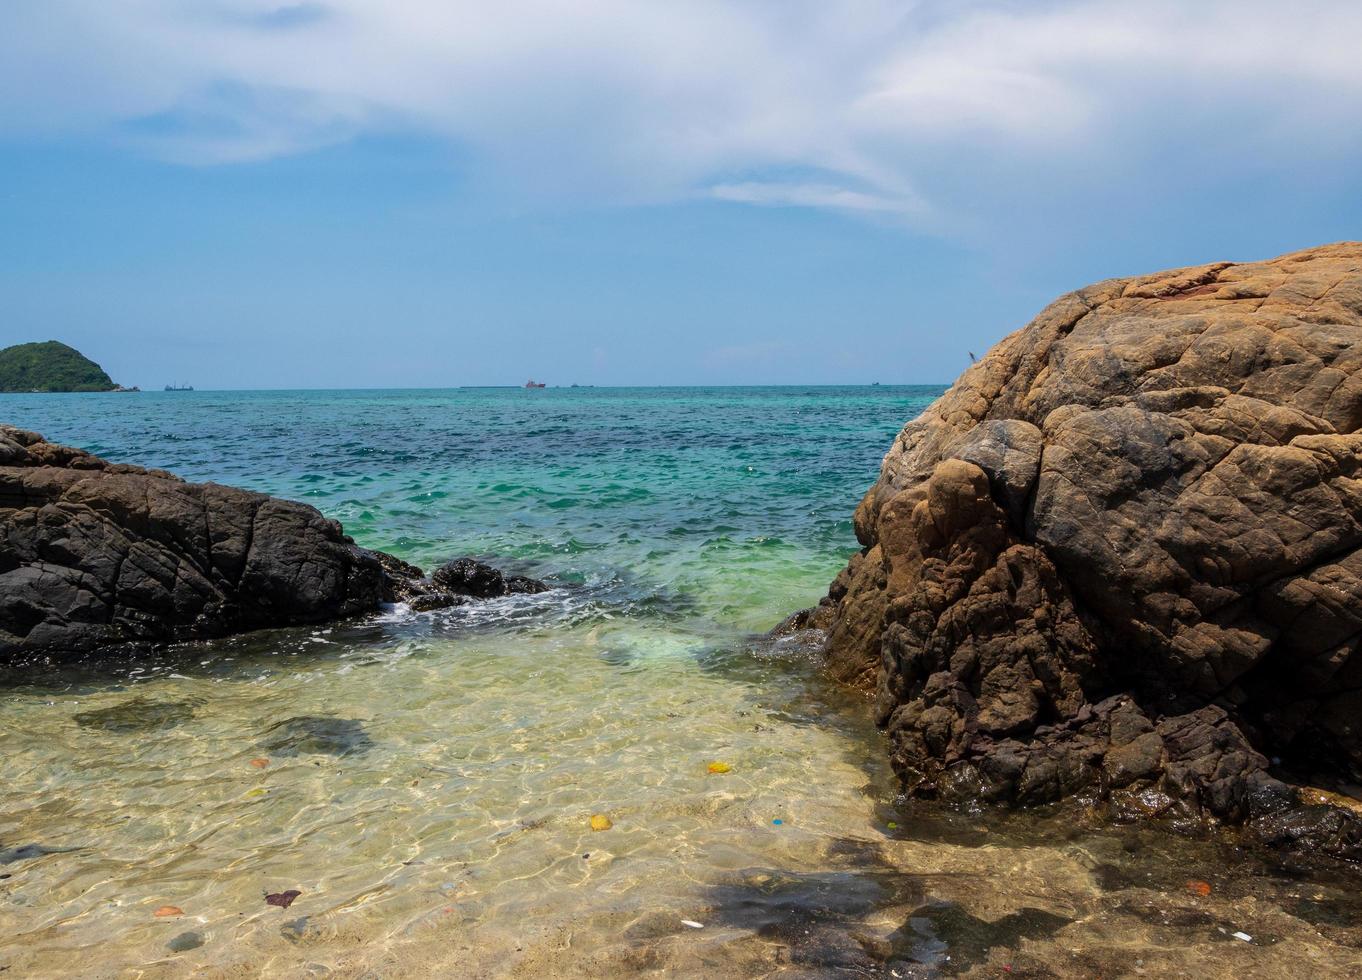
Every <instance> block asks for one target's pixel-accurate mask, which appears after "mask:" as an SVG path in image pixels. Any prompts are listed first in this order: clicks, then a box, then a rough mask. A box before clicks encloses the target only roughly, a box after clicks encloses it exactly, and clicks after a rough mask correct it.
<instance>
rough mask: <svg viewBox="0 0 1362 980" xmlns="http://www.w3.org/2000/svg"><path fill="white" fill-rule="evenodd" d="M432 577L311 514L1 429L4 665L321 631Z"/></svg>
mask: <svg viewBox="0 0 1362 980" xmlns="http://www.w3.org/2000/svg"><path fill="white" fill-rule="evenodd" d="M420 578H421V574H420V569H417V568H414V567H413V566H410V565H407V564H406V563H405V562H401V561H399V560H398V559H395V558H392V557H391V556H386V555H380V554H378V553H376V552H371V551H366V550H365V549H363V548H359V547H356V545H355V544H354V542H353V541H352V540H351V539H350V538H348V537H346V535H345V533H344V531H343V530H342V529H341V526H340V525H339V524H338V523H336V522H335V521H332V520H328V519H326V518H325V517H323V516H322V515H321V514H320V513H318V512H317V511H316V510H315V509H314V508H312V507H308V506H307V505H305V504H299V503H294V502H292V501H287V500H279V499H276V498H273V497H268V496H265V495H264V494H259V493H252V492H250V491H246V490H238V489H234V488H232V487H224V486H219V485H217V484H214V483H186V482H184V481H183V480H181V479H179V478H178V477H176V476H174V475H173V474H170V473H167V472H165V471H164V470H154V469H150V470H149V469H143V468H142V467H139V466H130V465H125V464H115V463H110V462H108V461H106V460H104V459H101V458H100V457H98V456H93V455H91V454H89V453H86V452H83V451H82V450H79V449H74V448H71V447H69V446H60V445H56V444H54V443H49V442H47V441H46V440H45V439H43V437H42V436H40V435H38V434H37V433H35V432H29V431H26V430H23V429H16V428H13V427H11V426H4V425H0V661H5V660H10V661H13V660H18V659H21V658H24V657H26V656H29V655H42V656H46V657H62V658H75V657H79V656H82V655H85V654H88V653H89V651H91V650H95V649H97V648H99V647H103V646H107V645H110V644H123V643H133V642H148V641H149V642H166V641H176V640H187V639H193V638H198V637H215V636H223V635H226V634H229V633H236V632H242V631H246V630H254V629H262V628H266V627H276V626H286V625H292V624H299V623H317V622H322V621H326V620H331V619H336V618H339V617H344V616H352V615H355V614H357V613H362V612H366V611H369V610H372V609H375V608H376V607H377V606H378V604H379V603H380V602H385V601H394V597H395V595H396V594H397V593H399V592H402V591H404V590H406V589H414V588H416V586H415V584H414V583H416V582H417V581H419V580H420Z"/></svg>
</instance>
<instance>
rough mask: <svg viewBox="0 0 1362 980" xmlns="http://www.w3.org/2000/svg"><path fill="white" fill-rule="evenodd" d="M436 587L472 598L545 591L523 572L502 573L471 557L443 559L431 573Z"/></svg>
mask: <svg viewBox="0 0 1362 980" xmlns="http://www.w3.org/2000/svg"><path fill="white" fill-rule="evenodd" d="M430 578H431V581H432V582H433V583H434V584H435V586H436V587H437V588H440V589H445V590H448V591H449V592H452V593H454V594H455V595H457V596H470V597H472V598H474V599H497V598H500V597H501V596H508V595H534V594H537V593H540V592H547V591H548V590H549V587H548V585H547V584H546V583H544V582H541V581H539V580H538V579H535V578H529V577H527V576H525V575H505V574H503V573H502V572H501V571H500V570H499V569H496V568H493V567H492V566H491V565H486V564H484V563H482V562H480V561H477V560H475V559H473V558H456V559H455V560H454V561H451V562H446V563H445V564H443V565H441V566H440V567H439V568H437V569H435V571H434V572H433V573H432V574H431V577H430Z"/></svg>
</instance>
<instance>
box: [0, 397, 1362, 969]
mask: <svg viewBox="0 0 1362 980" xmlns="http://www.w3.org/2000/svg"><path fill="white" fill-rule="evenodd" d="M940 390H941V389H937V388H896V387H878V386H876V387H864V388H752V389H739V388H718V389H681V388H677V389H546V390H541V391H525V390H521V389H479V390H443V391H337V392H327V391H307V392H192V393H191V392H184V393H161V392H148V393H142V394H119V395H41V396H33V395H19V396H5V395H0V419H3V420H5V421H8V422H11V423H14V424H17V425H20V426H23V427H26V428H30V429H35V430H37V431H39V432H41V433H43V434H44V435H46V436H47V437H48V438H50V439H53V440H55V441H59V442H65V443H69V444H73V445H76V446H80V447H82V448H85V449H88V450H91V451H93V452H96V453H99V454H100V455H103V456H105V457H107V458H109V459H112V460H117V461H126V462H135V463H140V464H143V465H146V466H159V467H165V468H168V469H171V470H174V471H175V472H177V473H179V474H181V475H183V476H185V477H186V478H189V479H192V480H216V481H220V482H224V483H231V484H236V485H240V486H246V487H251V488H254V489H258V490H262V491H267V492H270V493H275V494H280V495H283V496H286V497H292V498H295V499H299V500H303V501H307V502H309V503H312V504H314V505H315V506H317V507H318V508H319V509H321V510H322V511H323V512H324V513H326V514H327V515H329V516H332V517H335V518H338V519H340V520H341V521H342V522H343V523H344V524H345V526H346V528H347V530H348V531H349V532H350V533H351V534H353V535H354V536H355V538H356V539H357V540H358V541H359V542H360V543H361V544H364V545H369V546H372V547H377V548H382V549H385V550H388V551H392V552H394V553H396V554H398V555H400V556H402V557H404V558H407V559H408V560H411V561H414V562H417V563H418V564H421V565H423V566H425V567H426V568H430V567H431V566H432V565H434V564H435V563H437V562H440V561H443V560H445V559H447V558H450V557H454V556H457V555H461V554H475V555H480V556H483V557H485V558H488V559H490V560H492V561H494V562H495V563H497V564H498V565H500V566H502V567H503V568H507V569H509V570H514V571H518V572H528V573H531V574H534V575H537V576H540V577H543V578H545V579H547V580H548V581H549V582H550V583H552V584H553V586H554V588H553V589H552V590H551V591H549V592H547V593H543V594H541V595H532V596H515V597H508V598H506V599H501V600H492V601H489V602H485V603H477V604H471V605H468V606H462V607H456V608H454V609H449V610H439V611H436V612H432V613H413V612H412V611H410V610H407V609H404V608H402V607H400V606H399V607H396V608H391V609H387V610H384V611H382V612H380V613H378V614H376V615H374V616H370V617H365V618H361V619H359V620H355V621H351V622H345V623H339V624H334V625H331V626H325V627H310V628H299V629H286V630H276V631H265V632H261V633H256V634H250V635H247V636H241V637H233V638H228V639H225V640H219V641H214V642H203V643H190V644H182V645H179V646H176V647H173V648H171V649H169V650H166V651H163V652H162V653H161V654H159V655H158V656H156V657H154V658H151V659H150V660H143V661H139V662H137V663H132V664H129V663H119V664H117V665H116V666H114V667H106V668H103V669H95V670H89V669H71V670H66V669H63V670H55V669H54V670H51V671H48V672H40V671H33V670H25V671H23V672H22V673H18V674H17V675H16V674H14V673H13V672H11V673H10V674H8V675H6V677H5V678H4V682H3V683H2V684H0V974H2V975H3V976H5V977H9V976H16V977H17V976H22V977H69V976H81V977H87V976H89V977H138V978H153V977H182V976H193V977H213V978H217V977H243V976H249V977H255V976H265V977H275V976H289V977H293V976H336V977H355V978H359V977H364V978H370V977H384V978H388V977H431V976H450V977H503V976H517V977H519V976H523V977H535V978H540V977H546V976H552V977H558V976H572V977H578V976H580V977H599V976H636V975H649V976H704V977H749V976H793V977H821V976H832V975H836V976H876V977H899V978H905V977H919V978H920V977H937V976H951V975H957V974H963V975H968V976H981V977H982V976H988V977H995V976H1005V975H1018V976H1035V977H1092V976H1111V977H1115V976H1129V975H1148V976H1178V975H1187V976H1196V977H1220V976H1226V977H1230V976H1233V977H1241V976H1265V977H1268V976H1296V975H1303V974H1304V973H1306V972H1308V973H1309V974H1310V975H1312V976H1318V977H1332V976H1357V975H1362V954H1360V953H1359V948H1360V947H1362V927H1359V925H1358V923H1359V922H1362V898H1359V897H1358V896H1357V893H1356V888H1355V878H1353V877H1350V876H1348V875H1331V874H1320V873H1315V872H1313V871H1309V870H1304V869H1301V868H1298V867H1289V866H1282V865H1278V864H1277V863H1276V860H1275V858H1273V857H1271V856H1261V855H1254V854H1250V853H1248V852H1246V851H1244V850H1243V849H1241V848H1238V847H1236V846H1235V845H1234V843H1233V841H1232V840H1222V839H1219V838H1211V839H1206V840H1200V841H1198V840H1189V839H1184V838H1178V837H1172V836H1170V835H1167V834H1164V833H1161V832H1159V831H1157V830H1154V829H1150V828H1146V827H1140V826H1134V827H1113V826H1112V825H1111V824H1110V822H1109V821H1108V820H1106V819H1104V818H1103V817H1102V815H1101V814H1100V813H1094V814H1091V815H1085V812H1082V811H1075V810H1070V811H1066V812H1065V813H1063V814H1061V815H1059V816H1056V817H1047V816H1045V815H1043V814H1041V815H1032V814H1020V815H1008V814H1003V813H999V812H996V811H979V812H977V813H950V812H944V811H938V810H934V809H931V808H929V807H926V806H923V805H920V804H911V805H907V804H905V803H904V801H902V800H899V799H897V797H896V789H897V787H896V785H895V783H894V781H893V779H892V777H891V775H890V773H889V772H888V768H887V765H886V764H885V759H886V747H885V745H884V744H883V741H882V739H881V736H880V735H879V734H878V733H877V732H876V731H875V729H874V727H873V725H872V724H871V722H870V719H869V716H868V714H869V713H868V709H867V705H866V701H865V699H864V697H863V696H862V695H861V694H859V693H857V692H851V691H847V690H844V689H840V688H838V687H836V686H834V685H832V684H831V683H830V682H828V681H827V680H826V679H825V678H824V677H823V676H822V675H821V673H820V669H819V668H820V664H819V658H818V649H817V638H816V637H809V636H804V637H791V638H781V639H773V638H770V637H766V636H764V635H763V634H764V632H765V631H766V630H767V629H768V628H769V627H770V626H772V625H774V624H775V623H776V622H778V621H779V620H780V619H782V618H783V617H784V616H785V615H787V614H788V613H790V612H792V611H794V610H796V609H798V608H800V607H803V606H806V605H808V604H810V603H812V602H814V601H815V600H817V599H818V597H819V596H820V595H821V594H823V592H824V590H825V589H826V587H827V585H828V582H829V580H830V579H831V578H832V576H833V575H834V574H835V573H836V571H837V570H838V568H839V567H840V566H841V564H842V563H843V562H844V561H845V559H846V557H847V556H848V555H849V554H851V553H852V552H853V551H854V549H855V547H856V544H855V541H854V538H853V535H852V530H851V523H850V517H851V514H852V511H853V509H854V507H855V505H856V503H857V501H858V500H859V498H860V496H861V494H862V493H863V492H864V490H865V489H866V488H867V487H868V486H869V485H870V483H871V482H872V481H873V480H874V478H875V475H876V471H877V468H878V465H879V461H880V458H881V456H882V454H883V452H884V451H885V450H886V449H887V448H888V446H889V445H890V443H891V441H892V438H893V436H894V434H895V433H896V432H897V431H898V429H899V428H900V427H901V426H902V424H903V423H904V422H905V421H906V420H908V419H910V418H911V417H913V416H914V415H916V414H917V413H918V412H920V411H921V410H922V408H923V407H924V406H925V405H926V404H928V403H929V402H930V400H931V399H932V398H933V397H935V396H936V395H937V394H938V393H939V392H940ZM715 763H720V764H721V765H719V766H717V767H716V768H717V769H718V771H717V772H716V771H712V770H711V765H712V764H715ZM593 818H604V821H601V820H599V819H598V820H597V821H596V825H597V826H606V827H607V829H604V830H598V829H593ZM1189 880H1192V881H1195V882H1204V883H1206V884H1208V885H1209V887H1210V889H1211V891H1210V894H1209V895H1206V894H1203V891H1204V889H1200V887H1199V886H1198V890H1195V891H1193V890H1189V888H1188V883H1189ZM290 892H296V893H297V894H296V896H295V897H294V901H293V902H292V903H291V904H288V906H287V908H285V907H282V906H281V905H280V904H278V902H280V901H281V900H279V899H277V898H276V900H275V902H276V904H271V903H270V902H269V901H267V900H266V896H267V895H274V896H279V895H283V894H287V893H290ZM1236 932H1239V933H1242V934H1243V935H1244V936H1249V937H1251V938H1250V939H1242V938H1235V937H1234V934H1235V933H1236Z"/></svg>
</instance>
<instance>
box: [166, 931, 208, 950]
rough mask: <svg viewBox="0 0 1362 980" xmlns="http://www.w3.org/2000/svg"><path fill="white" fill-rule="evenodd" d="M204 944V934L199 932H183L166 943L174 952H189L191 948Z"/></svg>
mask: <svg viewBox="0 0 1362 980" xmlns="http://www.w3.org/2000/svg"><path fill="white" fill-rule="evenodd" d="M202 945H203V936H202V935H200V934H199V933H197V932H182V933H180V934H179V935H178V936H176V937H175V938H174V939H172V940H170V942H168V943H166V948H167V949H168V950H170V951H171V952H172V953H187V952H189V951H190V950H191V949H198V948H199V947H200V946H202Z"/></svg>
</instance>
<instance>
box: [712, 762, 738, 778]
mask: <svg viewBox="0 0 1362 980" xmlns="http://www.w3.org/2000/svg"><path fill="white" fill-rule="evenodd" d="M709 771H710V772H712V773H716V774H718V775H723V774H724V773H726V772H732V771H733V767H732V766H730V765H729V764H728V763H727V762H711V763H710V764H709Z"/></svg>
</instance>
